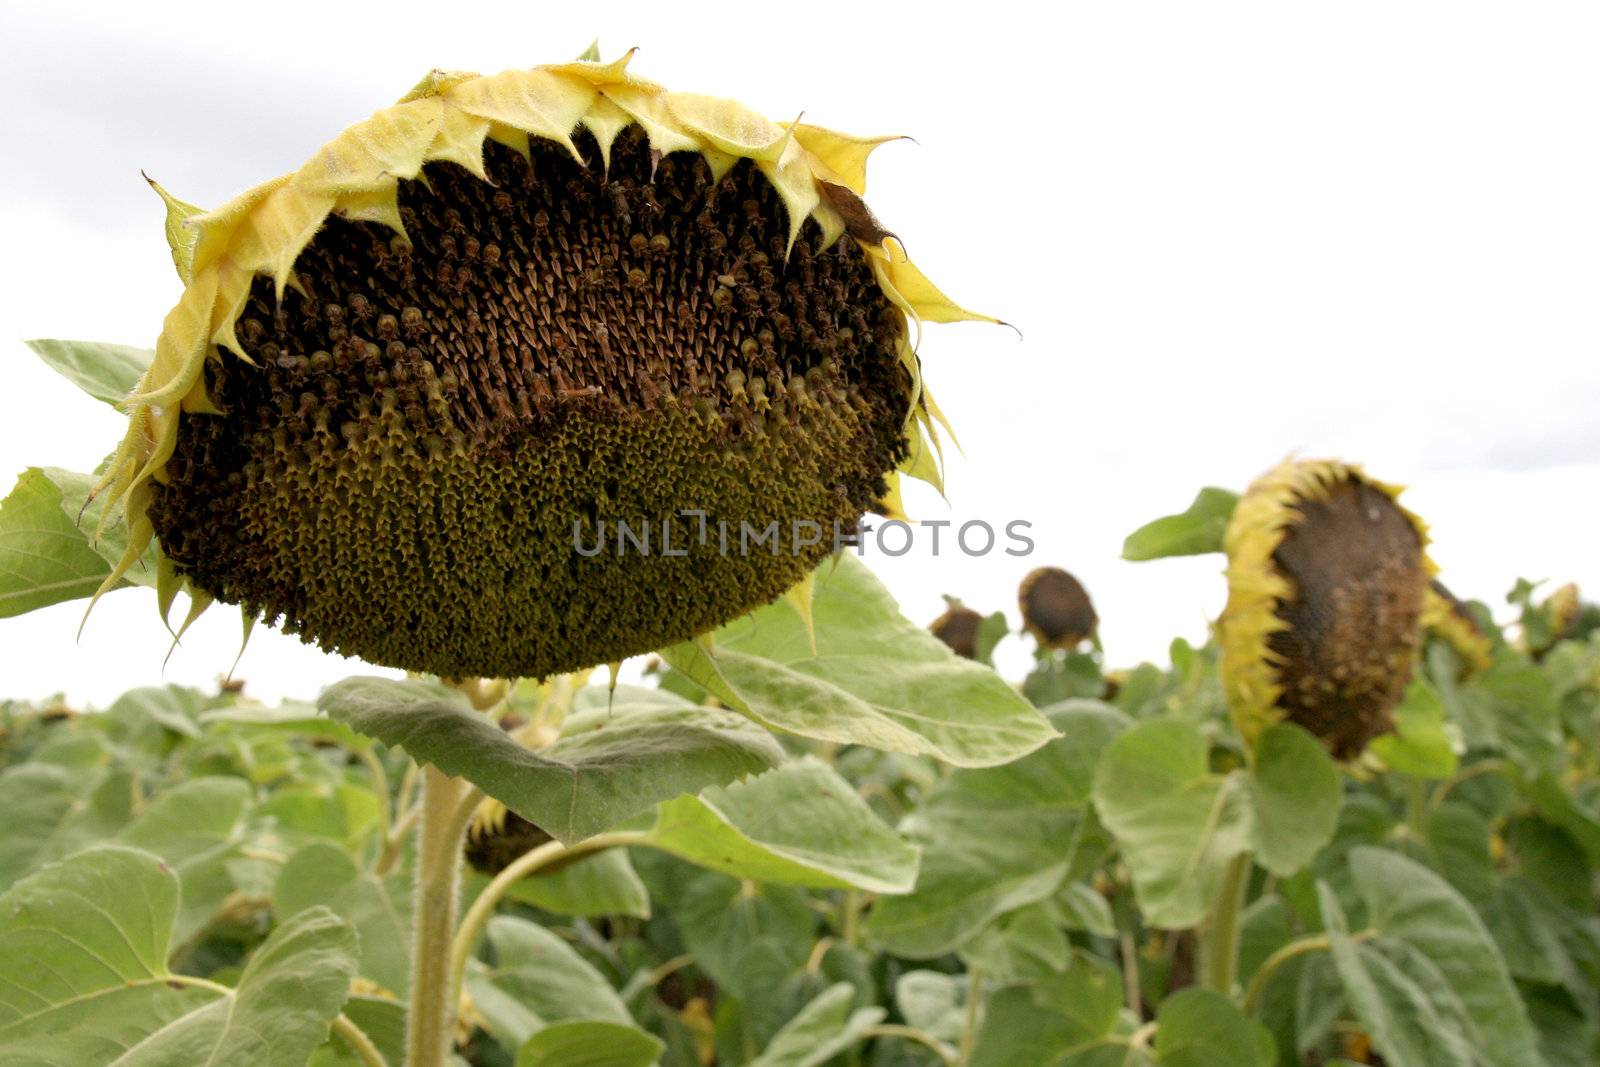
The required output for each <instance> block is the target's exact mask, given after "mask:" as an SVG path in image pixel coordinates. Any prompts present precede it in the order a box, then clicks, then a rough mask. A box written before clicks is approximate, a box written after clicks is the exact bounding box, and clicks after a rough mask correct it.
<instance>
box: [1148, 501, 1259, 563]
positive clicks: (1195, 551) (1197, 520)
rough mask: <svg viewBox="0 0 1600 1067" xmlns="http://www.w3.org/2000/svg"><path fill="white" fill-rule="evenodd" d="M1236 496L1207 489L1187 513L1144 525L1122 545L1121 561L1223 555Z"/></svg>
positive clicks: (1236, 503) (1167, 516)
mask: <svg viewBox="0 0 1600 1067" xmlns="http://www.w3.org/2000/svg"><path fill="white" fill-rule="evenodd" d="M1238 503H1239V494H1238V493H1233V492H1229V491H1228V490H1226V489H1217V488H1214V487H1207V488H1205V489H1202V490H1200V492H1199V494H1198V495H1197V496H1196V497H1195V498H1194V502H1193V503H1192V504H1190V505H1189V508H1188V510H1187V511H1184V512H1181V513H1179V514H1177V515H1166V516H1163V517H1162V518H1159V519H1156V520H1154V521H1153V522H1148V523H1145V524H1144V525H1143V526H1141V527H1139V528H1138V529H1137V530H1135V531H1133V533H1131V534H1129V535H1128V537H1127V540H1125V541H1123V542H1122V558H1123V559H1126V560H1133V561H1134V562H1141V561H1144V560H1150V559H1162V558H1164V557H1166V556H1198V555H1202V554H1204V553H1207V552H1221V551H1222V535H1223V534H1224V533H1225V532H1227V529H1228V521H1229V520H1230V519H1232V518H1233V509H1234V508H1235V507H1236V506H1238Z"/></svg>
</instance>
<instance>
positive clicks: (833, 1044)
mask: <svg viewBox="0 0 1600 1067" xmlns="http://www.w3.org/2000/svg"><path fill="white" fill-rule="evenodd" d="M855 995H856V990H855V987H854V986H852V985H851V984H850V983H848V982H839V983H837V984H835V985H832V986H829V987H828V988H827V989H826V990H824V991H823V992H822V993H821V994H819V995H818V996H817V998H816V999H815V1000H813V1001H811V1003H809V1004H807V1005H806V1006H805V1007H804V1008H802V1009H800V1014H798V1015H796V1016H795V1017H794V1018H793V1019H791V1020H789V1023H788V1025H786V1026H785V1027H784V1028H783V1029H782V1030H779V1031H778V1034H777V1036H776V1037H774V1038H773V1039H772V1042H771V1044H769V1045H768V1046H767V1047H766V1049H765V1050H764V1051H763V1052H762V1053H761V1055H759V1056H757V1057H756V1058H755V1059H753V1060H751V1061H750V1065H749V1067H817V1065H818V1064H822V1063H827V1062H828V1061H829V1060H831V1059H832V1058H833V1057H835V1056H837V1055H838V1054H839V1053H841V1052H843V1051H844V1050H845V1049H847V1048H849V1047H850V1046H852V1045H854V1044H855V1043H856V1042H858V1041H860V1040H861V1039H862V1037H863V1036H865V1032H866V1031H867V1030H868V1029H870V1028H871V1027H873V1026H876V1025H877V1024H878V1023H879V1022H881V1021H883V1016H884V1011H883V1009H882V1008H853V1005H854V1001H855Z"/></svg>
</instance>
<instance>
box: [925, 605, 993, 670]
mask: <svg viewBox="0 0 1600 1067" xmlns="http://www.w3.org/2000/svg"><path fill="white" fill-rule="evenodd" d="M982 625H983V616H982V615H979V614H978V613H977V612H976V611H973V610H972V609H971V608H969V607H967V606H966V605H965V604H963V603H961V602H960V601H959V600H952V601H951V602H950V606H949V608H947V609H946V610H945V613H944V614H943V615H940V616H939V617H938V618H937V619H934V620H933V621H932V622H930V623H929V624H928V630H929V632H931V633H932V634H933V636H935V637H937V638H938V639H939V640H941V641H943V642H944V643H945V644H946V645H948V646H949V648H950V651H952V652H954V653H955V654H956V655H958V656H965V657H966V658H967V659H977V658H978V630H979V628H980V627H982Z"/></svg>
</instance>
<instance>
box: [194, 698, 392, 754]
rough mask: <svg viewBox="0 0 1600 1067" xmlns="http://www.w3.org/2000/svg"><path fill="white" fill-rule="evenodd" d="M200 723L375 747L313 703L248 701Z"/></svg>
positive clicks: (202, 718)
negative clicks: (272, 704)
mask: <svg viewBox="0 0 1600 1067" xmlns="http://www.w3.org/2000/svg"><path fill="white" fill-rule="evenodd" d="M200 722H201V723H202V724H203V725H205V726H232V727H237V728H239V729H240V730H241V731H244V732H246V733H252V734H256V733H259V734H283V735H286V736H299V737H318V738H322V739H324V740H327V741H332V742H334V743H336V744H340V745H344V746H345V747H347V748H351V749H356V750H358V751H359V750H362V749H368V748H371V747H372V739H371V738H368V737H363V736H362V735H360V734H358V733H356V732H355V731H354V730H352V729H350V727H348V726H346V725H345V724H344V723H342V722H339V721H338V720H336V719H330V718H328V717H327V716H326V715H322V714H320V713H319V712H318V711H317V709H316V708H315V707H314V706H312V705H310V704H301V703H297V702H295V701H289V702H286V703H284V704H281V705H279V706H278V707H275V708H269V707H261V706H255V705H248V704H247V705H244V706H241V707H233V708H218V709H217V710H215V711H207V712H204V713H203V714H201V716H200Z"/></svg>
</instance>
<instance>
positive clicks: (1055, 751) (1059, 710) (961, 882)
mask: <svg viewBox="0 0 1600 1067" xmlns="http://www.w3.org/2000/svg"><path fill="white" fill-rule="evenodd" d="M1047 715H1048V721H1049V722H1050V724H1051V725H1052V726H1054V727H1055V728H1056V729H1057V730H1058V731H1060V733H1061V734H1062V736H1061V737H1060V738H1058V739H1057V740H1054V741H1051V742H1050V743H1049V744H1047V745H1045V746H1044V747H1043V748H1041V749H1040V750H1039V751H1037V752H1034V753H1032V754H1031V755H1029V756H1026V757H1024V758H1023V759H1020V760H1018V761H1016V762H1014V763H1010V764H1007V765H1006V766H1004V767H992V768H986V769H982V770H962V771H957V772H956V773H954V774H952V775H951V776H950V777H949V778H948V779H946V780H945V781H944V782H943V783H941V784H940V785H939V786H938V788H937V789H935V790H934V791H933V793H932V794H931V795H930V796H929V797H928V800H927V802H926V803H925V804H924V805H923V807H922V809H921V810H920V811H919V812H917V813H916V815H914V816H913V817H912V818H911V819H910V820H908V821H907V823H906V825H905V827H904V828H905V829H906V830H907V832H909V833H910V834H911V835H912V838H913V839H914V840H916V841H918V842H919V843H921V844H922V846H923V857H922V870H921V873H920V874H919V875H918V878H917V886H916V889H915V890H914V891H913V892H912V893H911V894H910V895H908V896H904V897H891V898H887V899H883V900H879V901H878V902H877V903H876V904H875V905H874V906H873V909H872V912H871V914H870V915H869V917H868V920H867V930H868V932H869V933H870V934H871V936H872V937H873V938H874V939H876V940H878V941H880V942H882V943H883V944H884V945H886V946H887V947H888V948H889V949H890V950H891V951H893V952H894V953H896V954H897V955H901V956H905V957H908V958H911V959H930V958H933V957H935V956H940V955H943V954H944V953H946V952H948V951H950V950H951V949H953V948H955V947H956V946H957V945H959V944H961V943H962V942H964V941H966V940H967V939H968V938H970V937H971V936H973V935H974V934H975V933H976V932H977V931H978V930H980V929H981V928H982V927H983V926H984V925H985V924H986V923H988V922H990V921H992V920H993V919H995V918H996V917H998V916H1000V915H1003V914H1005V913H1006V912H1008V911H1011V910H1013V909H1015V908H1020V907H1023V906H1025V905H1028V904H1032V903H1035V902H1037V901H1040V900H1043V899H1045V898H1046V897H1048V896H1050V895H1051V894H1052V893H1054V892H1055V891H1056V889H1057V888H1058V887H1059V886H1060V885H1061V883H1062V881H1063V880H1064V879H1065V878H1066V877H1067V875H1068V872H1069V869H1070V867H1071V864H1072V862H1073V859H1074V854H1075V852H1076V847H1077V843H1078V841H1079V840H1080V837H1081V835H1082V834H1083V832H1084V831H1085V812H1084V808H1085V806H1086V804H1087V803H1088V798H1089V794H1090V789H1091V783H1092V781H1093V775H1094V766H1095V762H1096V760H1097V759H1098V757H1099V756H1100V753H1101V752H1102V751H1103V750H1104V749H1105V748H1106V746H1107V745H1109V744H1111V742H1112V739H1113V738H1115V737H1116V736H1117V735H1118V734H1119V733H1121V732H1122V731H1123V730H1125V729H1127V727H1128V725H1129V720H1128V719H1127V717H1126V716H1124V715H1123V714H1122V713H1121V712H1118V711H1117V710H1115V709H1114V708H1112V707H1110V706H1109V705H1106V704H1102V703H1100V702H1098V701H1090V700H1075V701H1068V702H1066V703H1064V704H1058V705H1056V706H1054V707H1052V708H1050V709H1048V711H1047Z"/></svg>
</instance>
